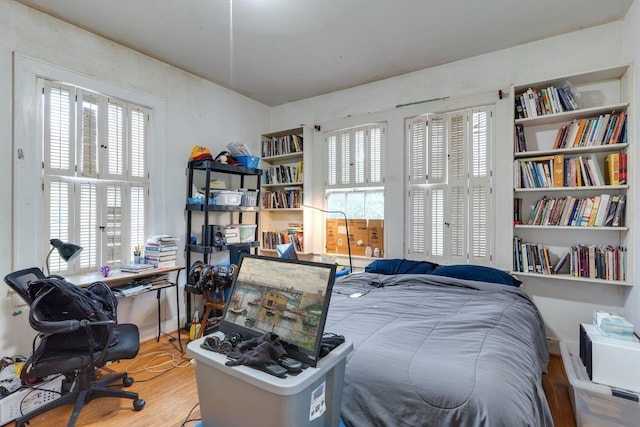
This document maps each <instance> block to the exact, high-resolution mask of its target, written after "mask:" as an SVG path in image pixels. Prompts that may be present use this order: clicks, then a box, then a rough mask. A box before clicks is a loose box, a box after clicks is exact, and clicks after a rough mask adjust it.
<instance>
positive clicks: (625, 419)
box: [560, 341, 640, 427]
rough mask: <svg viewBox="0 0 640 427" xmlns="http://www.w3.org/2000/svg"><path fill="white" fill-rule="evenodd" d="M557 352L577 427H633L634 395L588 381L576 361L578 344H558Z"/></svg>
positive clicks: (638, 408) (638, 411)
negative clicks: (564, 372)
mask: <svg viewBox="0 0 640 427" xmlns="http://www.w3.org/2000/svg"><path fill="white" fill-rule="evenodd" d="M560 353H561V355H562V362H563V364H564V369H565V371H566V372H567V378H568V379H569V383H571V388H572V389H573V393H570V396H571V404H572V405H573V413H574V414H575V416H576V425H577V426H578V427H627V426H632V425H637V423H638V420H639V419H640V403H639V402H638V395H637V394H636V393H633V392H628V391H625V390H616V389H614V388H612V387H609V386H605V385H601V384H596V383H593V382H591V380H589V376H588V375H587V370H586V369H585V367H584V365H583V364H582V361H581V360H580V349H579V346H578V343H574V342H569V341H562V342H560ZM634 399H635V400H634Z"/></svg>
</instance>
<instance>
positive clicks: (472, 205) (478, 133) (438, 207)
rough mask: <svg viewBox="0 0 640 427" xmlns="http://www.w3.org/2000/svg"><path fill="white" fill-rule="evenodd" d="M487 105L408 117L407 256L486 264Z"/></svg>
mask: <svg viewBox="0 0 640 427" xmlns="http://www.w3.org/2000/svg"><path fill="white" fill-rule="evenodd" d="M492 120H493V114H492V109H491V108H490V107H482V108H475V109H468V110H464V111H457V112H451V113H447V114H429V115H426V116H420V117H417V118H413V119H410V120H408V127H407V129H408V133H407V141H408V150H407V153H408V165H409V196H408V197H409V203H408V218H407V220H408V221H407V224H408V226H407V232H408V236H407V242H408V245H407V257H408V258H412V259H426V260H429V261H432V262H438V263H442V264H451V263H474V264H485V265H488V264H491V263H492V262H493V259H492V258H493V257H492V250H493V247H492V242H493V226H492V224H493V203H492V200H493V198H492V191H491V187H492V181H491V177H492V174H491V163H490V159H491V155H490V149H491V146H492V138H493V133H492Z"/></svg>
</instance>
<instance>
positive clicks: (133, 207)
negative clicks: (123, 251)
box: [127, 185, 147, 253]
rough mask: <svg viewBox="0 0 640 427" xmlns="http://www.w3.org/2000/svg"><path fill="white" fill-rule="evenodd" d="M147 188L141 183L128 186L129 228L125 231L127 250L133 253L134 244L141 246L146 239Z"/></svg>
mask: <svg viewBox="0 0 640 427" xmlns="http://www.w3.org/2000/svg"><path fill="white" fill-rule="evenodd" d="M146 194H147V189H146V188H145V187H144V186H142V185H132V186H131V187H130V188H129V215H130V222H129V223H130V224H131V225H130V229H129V231H128V233H127V235H128V236H129V246H130V247H129V250H130V252H131V253H133V250H134V247H135V246H143V245H144V243H145V241H146V236H145V234H144V233H145V221H146V211H145V206H146V204H145V198H146Z"/></svg>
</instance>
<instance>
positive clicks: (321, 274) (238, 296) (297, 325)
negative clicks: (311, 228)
mask: <svg viewBox="0 0 640 427" xmlns="http://www.w3.org/2000/svg"><path fill="white" fill-rule="evenodd" d="M335 273H336V267H335V265H332V264H323V263H316V262H311V261H301V260H290V259H285V258H273V257H266V256H261V255H253V254H243V255H242V258H240V262H239V265H238V272H237V274H236V275H235V277H234V279H233V284H232V286H231V292H230V294H229V298H228V300H227V304H226V306H225V310H224V313H223V315H222V320H221V321H220V330H221V331H222V332H224V333H230V332H238V333H240V335H242V338H243V339H252V338H255V337H258V336H261V335H264V334H265V333H274V334H277V335H278V336H279V337H280V339H281V341H282V342H283V345H284V347H285V349H286V350H287V353H288V354H289V356H291V357H293V358H294V359H297V360H299V361H301V362H302V363H306V364H307V365H310V366H316V362H317V360H318V355H319V353H320V342H321V340H322V333H323V331H324V323H325V319H326V316H327V311H328V309H329V301H330V299H331V289H332V287H333V281H334V279H335Z"/></svg>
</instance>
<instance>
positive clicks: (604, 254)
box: [513, 236, 627, 281]
mask: <svg viewBox="0 0 640 427" xmlns="http://www.w3.org/2000/svg"><path fill="white" fill-rule="evenodd" d="M626 266H627V249H626V248H623V247H620V246H612V245H605V246H597V245H575V246H573V247H571V248H569V249H568V250H567V251H565V252H564V253H563V254H562V256H560V257H559V258H556V256H555V255H553V254H552V253H551V252H550V251H549V248H548V247H547V246H545V245H542V244H538V243H527V242H523V240H522V239H521V238H519V237H517V236H516V237H514V238H513V269H514V271H517V272H526V273H537V274H546V275H552V274H569V275H571V276H574V277H585V278H590V279H603V280H619V281H624V280H626V278H627V277H626Z"/></svg>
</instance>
